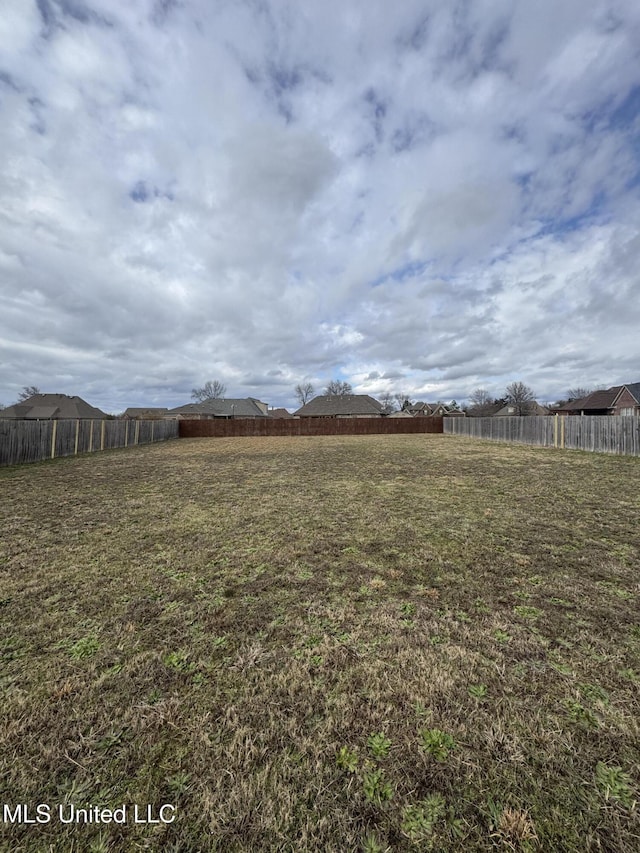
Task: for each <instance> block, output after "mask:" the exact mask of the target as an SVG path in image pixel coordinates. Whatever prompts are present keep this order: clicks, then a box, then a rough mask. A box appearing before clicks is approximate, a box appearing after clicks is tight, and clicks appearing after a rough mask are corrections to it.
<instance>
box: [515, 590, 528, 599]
mask: <svg viewBox="0 0 640 853" xmlns="http://www.w3.org/2000/svg"><path fill="white" fill-rule="evenodd" d="M514 595H515V597H516V598H519V599H520V601H529V599H530V598H531V593H530V592H527V591H526V590H524V589H520V590H518V592H516V593H514Z"/></svg>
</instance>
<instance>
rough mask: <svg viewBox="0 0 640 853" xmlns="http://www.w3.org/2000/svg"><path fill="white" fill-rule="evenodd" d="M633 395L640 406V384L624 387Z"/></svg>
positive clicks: (633, 383) (635, 383)
mask: <svg viewBox="0 0 640 853" xmlns="http://www.w3.org/2000/svg"><path fill="white" fill-rule="evenodd" d="M624 387H625V388H626V389H627V391H629V392H630V393H631V396H632V397H633V398H634V400H636V401H637V403H638V404H640V382H632V383H631V385H625V386H624Z"/></svg>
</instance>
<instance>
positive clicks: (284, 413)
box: [267, 409, 293, 418]
mask: <svg viewBox="0 0 640 853" xmlns="http://www.w3.org/2000/svg"><path fill="white" fill-rule="evenodd" d="M267 414H268V415H269V417H270V418H292V417H293V415H292V414H291V412H290V411H289V410H288V409H269V411H268V412H267Z"/></svg>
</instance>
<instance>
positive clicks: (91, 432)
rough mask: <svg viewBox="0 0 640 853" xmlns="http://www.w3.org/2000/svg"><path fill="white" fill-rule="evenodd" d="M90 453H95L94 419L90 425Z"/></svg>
mask: <svg viewBox="0 0 640 853" xmlns="http://www.w3.org/2000/svg"><path fill="white" fill-rule="evenodd" d="M89 453H93V420H92V421H91V426H90V427H89Z"/></svg>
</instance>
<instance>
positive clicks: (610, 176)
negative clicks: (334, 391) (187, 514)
mask: <svg viewBox="0 0 640 853" xmlns="http://www.w3.org/2000/svg"><path fill="white" fill-rule="evenodd" d="M638 44H640V8H639V7H638V6H637V4H636V3H635V2H633V0H591V2H588V3H587V4H586V5H585V3H584V2H577V0H566V2H563V3H562V4H560V6H558V4H557V3H554V4H552V3H551V2H550V0H543V2H541V3H538V4H536V5H535V8H534V7H533V6H532V5H531V4H527V3H525V2H524V1H523V2H517V3H515V4H514V3H512V2H507V0H500V2H495V0H492V2H489V0H481V2H477V3H474V4H465V3H461V4H444V5H443V4H441V3H436V2H430V3H427V4H426V5H425V3H424V2H422V0H407V2H406V3H403V4H401V6H400V7H399V8H394V10H393V12H392V11H391V10H390V9H389V8H388V7H387V5H386V4H384V3H373V4H371V3H364V2H357V3H349V4H343V3H339V2H338V0H327V3H324V4H322V6H320V5H317V4H302V5H301V4H297V3H294V2H283V3H278V4H274V3H226V4H224V3H223V4H210V3H206V2H204V0H202V2H196V3H191V4H182V3H177V2H171V1H170V0H148V2H142V3H136V4H131V3H126V2H124V0H115V2H114V0H85V1H84V2H82V0H38V2H37V3H36V2H24V0H5V4H4V5H3V14H2V16H0V45H1V46H2V51H1V53H0V55H1V56H2V65H1V67H0V150H2V152H3V157H2V160H1V161H0V199H1V202H2V203H1V204H0V299H1V306H2V311H1V312H0V401H2V402H5V403H10V402H12V401H13V400H15V398H16V396H17V393H18V391H19V389H20V388H21V386H22V385H25V384H37V385H39V386H40V387H41V388H43V390H49V391H62V392H66V393H73V394H76V393H77V394H81V395H83V396H86V397H87V399H89V401H90V402H92V403H93V404H95V405H100V406H101V407H103V408H106V409H108V410H121V409H123V408H125V407H126V406H127V405H136V404H137V405H143V404H145V403H148V404H157V405H174V404H175V405H177V404H178V403H181V402H186V401H187V400H188V398H189V394H190V391H191V388H192V387H193V386H194V385H197V384H201V383H202V382H204V381H205V380H206V379H210V378H219V379H221V380H222V381H224V382H225V383H226V385H227V387H228V389H229V391H228V393H229V394H230V395H234V396H242V395H245V394H249V393H254V394H257V393H258V392H259V394H260V396H262V397H263V399H266V400H268V402H270V403H271V404H273V405H289V406H292V405H293V404H294V403H295V400H294V395H293V387H294V386H295V384H296V383H297V382H299V381H301V380H302V379H305V380H307V379H308V380H311V381H312V382H314V384H315V385H316V387H318V388H321V387H323V385H324V383H325V382H326V380H327V378H331V377H332V376H338V375H340V376H342V377H344V378H346V379H348V380H349V381H350V382H351V383H352V384H353V385H354V387H355V388H356V389H357V390H360V391H363V392H365V391H366V392H367V393H373V394H376V393H379V394H381V393H385V392H388V391H392V392H393V391H403V392H406V393H412V394H414V396H417V395H422V396H426V397H428V398H429V399H437V398H442V399H448V398H450V397H456V398H457V399H461V398H464V397H466V396H467V395H468V393H469V392H470V391H471V390H473V388H474V387H477V386H479V385H482V386H483V387H487V388H489V389H490V390H492V391H494V392H495V393H500V392H501V390H502V389H503V388H504V384H505V383H506V382H508V381H510V380H511V379H513V378H522V379H524V380H525V381H527V382H529V383H530V384H531V385H532V386H533V387H534V388H536V390H537V391H538V393H539V394H540V396H541V398H543V399H550V398H552V397H553V396H559V395H561V394H563V393H564V392H565V390H566V389H567V388H568V387H571V386H572V385H576V384H581V385H596V384H604V385H606V384H612V383H614V382H619V381H625V380H626V381H636V380H638V379H639V378H640V377H639V376H638V374H637V373H636V372H635V371H637V364H638V354H639V348H638V342H637V339H638V336H637V327H638V320H639V319H640V317H639V313H640V298H639V297H640V292H639V291H640V281H639V274H638V268H639V264H638V258H639V255H640V233H639V230H638V226H637V223H638V222H639V221H640V209H639V208H640V202H639V200H638V194H637V188H638V180H639V176H640V162H639V157H638V150H639V148H638V140H639V138H640V125H639V124H638V119H637V104H638V94H637V93H638V92H639V91H640V74H639V73H638V67H639V63H638V57H639V53H640V51H639V50H638V47H637V45H638ZM516 374H517V376H516Z"/></svg>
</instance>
